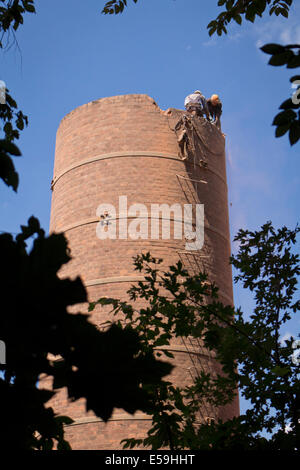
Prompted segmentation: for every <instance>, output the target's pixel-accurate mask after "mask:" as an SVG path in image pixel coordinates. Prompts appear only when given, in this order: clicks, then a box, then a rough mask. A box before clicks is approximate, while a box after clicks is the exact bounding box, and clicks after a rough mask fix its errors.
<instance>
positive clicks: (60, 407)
mask: <svg viewBox="0 0 300 470" xmlns="http://www.w3.org/2000/svg"><path fill="white" fill-rule="evenodd" d="M181 113H182V111H179V110H175V109H170V110H169V111H168V112H166V111H162V110H160V109H159V107H158V106H157V105H156V103H155V102H154V100H153V99H152V98H150V97H149V96H147V95H125V96H116V97H111V98H104V99H100V100H98V101H93V102H91V103H88V104H86V105H83V106H80V107H79V108H77V109H75V110H74V111H72V112H71V113H69V114H68V115H67V116H65V117H64V119H63V120H62V122H61V124H60V126H59V129H58V132H57V139H56V153H55V166H54V177H53V183H52V189H53V195H52V210H51V222H50V230H51V232H54V231H55V232H64V233H65V235H66V236H67V238H68V241H69V246H70V249H71V255H72V260H71V262H70V263H68V265H66V266H65V267H63V269H62V270H61V272H60V274H61V276H63V277H65V276H70V277H75V276H77V275H80V276H81V278H82V279H83V281H84V283H85V285H86V286H87V291H88V295H89V300H90V301H93V300H96V299H97V298H99V297H101V296H110V297H117V298H124V299H125V298H126V291H127V289H128V288H129V287H130V285H131V284H132V283H133V281H134V280H135V279H137V277H138V276H139V275H140V273H138V274H137V272H136V271H134V268H133V265H132V257H133V256H134V255H136V254H137V253H141V252H147V251H150V252H151V254H152V255H153V256H157V257H161V258H163V260H164V262H163V266H162V268H167V267H168V266H170V265H171V264H173V263H176V262H177V261H178V260H179V259H181V261H182V262H183V263H184V265H185V267H186V268H187V269H189V271H190V272H191V273H192V274H193V273H196V272H197V271H199V269H205V270H206V271H207V272H208V273H209V277H210V279H211V280H212V281H214V282H216V284H217V285H218V286H219V288H220V299H221V301H223V302H224V303H226V304H229V303H232V277H231V268H230V265H229V263H228V258H229V255H230V241H229V224H228V202H227V184H226V165H225V150H224V138H223V137H222V135H221V134H220V132H219V131H218V130H217V129H216V128H215V127H214V125H212V124H210V123H208V122H207V121H205V120H204V119H203V132H204V135H205V145H204V146H203V147H202V154H201V155H199V154H198V155H197V156H196V157H197V158H196V159H195V162H192V161H191V162H190V161H189V162H186V161H182V160H181V159H180V157H179V156H178V144H177V139H176V134H175V132H174V125H175V124H176V121H177V120H178V117H179V116H180V115H181ZM203 149H204V150H203ZM200 158H201V159H203V158H204V159H205V160H206V161H207V164H208V166H207V168H203V167H202V166H201V165H199V164H198V162H199V160H200ZM192 180H194V181H192ZM200 180H202V181H205V182H206V183H201V182H199V181H200ZM122 195H123V196H124V195H126V196H127V199H128V206H130V205H131V204H135V203H142V204H144V205H145V206H146V207H147V210H148V211H149V214H150V208H151V204H154V203H158V204H162V203H167V204H170V205H172V204H174V203H178V204H181V205H182V206H183V205H184V204H193V205H195V204H196V203H201V204H204V213H205V231H204V246H203V248H202V249H201V250H200V251H195V252H193V253H188V252H186V250H185V243H186V240H185V239H184V238H183V239H181V240H176V239H175V240H174V239H173V237H171V239H170V240H163V239H161V236H160V239H158V240H151V239H150V238H149V239H148V240H142V239H138V240H131V239H130V238H129V239H127V240H120V239H118V238H117V239H114V240H110V239H107V240H100V239H99V238H98V237H97V235H96V227H97V224H98V223H99V220H100V219H99V215H98V216H97V214H96V210H97V207H98V206H99V205H100V204H103V203H109V204H113V205H114V206H115V207H116V217H117V219H118V217H122V214H120V213H119V212H118V203H119V196H122ZM128 223H130V219H128ZM172 227H173V222H171V230H172ZM149 231H150V225H149ZM117 233H118V232H117ZM171 234H172V231H171ZM81 307H82V311H86V310H87V306H86V305H82V306H81ZM77 310H78V308H77ZM106 318H107V313H106V310H105V309H100V308H97V309H96V310H95V311H94V313H93V321H94V322H95V323H96V324H97V325H100V324H101V322H103V321H105V319H106ZM173 344H174V346H173V348H174V351H175V353H174V354H175V365H176V367H175V369H174V371H173V373H172V380H173V381H174V382H175V383H177V384H181V385H184V384H187V383H189V382H190V380H191V376H192V373H193V369H192V368H193V367H194V364H196V363H198V364H200V362H201V364H202V366H203V367H205V368H206V367H209V368H210V369H211V368H213V369H215V370H219V366H218V364H216V362H215V361H214V359H213V357H208V356H207V355H205V354H204V355H203V354H202V353H203V351H202V350H201V351H200V350H199V348H198V350H197V345H195V344H194V345H191V343H189V344H188V345H187V342H186V341H185V342H184V341H182V340H179V339H178V338H177V339H176V340H174V341H173ZM200 352H201V355H200V354H199V353H200ZM191 358H192V359H193V360H192V359H191ZM197 361H198V362H197ZM52 404H53V406H54V407H55V409H56V410H57V411H58V412H60V413H63V414H68V415H69V416H71V417H72V418H73V419H75V424H74V425H72V426H69V427H67V429H66V434H67V438H69V439H70V441H71V444H72V446H73V448H75V449H118V448H121V446H120V444H119V442H120V440H121V439H123V438H125V437H133V436H137V437H143V436H145V435H146V431H147V428H148V426H149V417H147V416H145V415H143V414H142V413H137V414H136V415H134V416H130V415H126V413H124V412H123V410H116V411H115V413H114V416H113V417H112V419H111V420H110V421H109V422H108V424H104V423H102V422H101V421H100V420H97V419H96V418H95V416H94V415H93V414H92V413H89V414H86V412H85V409H84V400H81V401H78V402H75V403H71V404H70V403H68V402H67V399H66V397H65V395H64V394H63V393H60V394H58V395H57V396H56V397H55V398H54V400H53V402H52ZM235 414H238V400H236V401H235V402H234V403H233V404H232V405H230V406H227V407H225V408H223V409H219V410H212V409H208V408H207V409H205V410H203V413H202V417H204V416H207V415H209V416H210V417H218V416H220V417H222V418H226V417H230V416H232V415H235Z"/></svg>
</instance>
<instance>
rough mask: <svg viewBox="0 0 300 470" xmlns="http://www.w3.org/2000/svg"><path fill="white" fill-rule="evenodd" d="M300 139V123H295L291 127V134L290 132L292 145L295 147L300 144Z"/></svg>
mask: <svg viewBox="0 0 300 470" xmlns="http://www.w3.org/2000/svg"><path fill="white" fill-rule="evenodd" d="M299 139H300V123H299V121H298V122H293V123H292V124H291V127H290V132H289V140H290V144H291V145H294V144H296V143H297V142H298V140H299Z"/></svg>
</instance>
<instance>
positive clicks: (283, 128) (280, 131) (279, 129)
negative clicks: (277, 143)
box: [275, 122, 291, 137]
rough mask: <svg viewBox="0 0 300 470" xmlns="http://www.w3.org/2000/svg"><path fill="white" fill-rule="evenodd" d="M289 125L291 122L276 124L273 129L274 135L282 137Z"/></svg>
mask: <svg viewBox="0 0 300 470" xmlns="http://www.w3.org/2000/svg"><path fill="white" fill-rule="evenodd" d="M290 127H291V123H290V122H289V123H287V124H283V125H282V126H278V127H277V128H276V131H275V136H276V137H282V136H283V135H284V134H286V132H287V131H288V130H289V128H290Z"/></svg>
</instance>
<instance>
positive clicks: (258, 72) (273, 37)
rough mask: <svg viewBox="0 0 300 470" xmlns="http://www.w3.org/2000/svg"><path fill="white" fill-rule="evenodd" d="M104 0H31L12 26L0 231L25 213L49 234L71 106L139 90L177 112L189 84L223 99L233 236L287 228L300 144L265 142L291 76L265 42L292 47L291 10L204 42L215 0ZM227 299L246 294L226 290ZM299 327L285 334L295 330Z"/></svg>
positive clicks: (294, 204) (298, 37)
mask: <svg viewBox="0 0 300 470" xmlns="http://www.w3.org/2000/svg"><path fill="white" fill-rule="evenodd" d="M104 3H105V2H104V0H88V1H86V2H83V1H82V0H63V1H61V0H51V1H50V0H43V1H36V8H37V14H36V15H31V14H28V15H27V16H25V22H24V25H23V26H21V27H20V29H19V31H17V35H16V37H17V40H18V43H19V48H20V49H18V48H17V47H13V48H11V49H10V50H9V51H7V52H1V55H0V57H1V69H0V70H1V72H0V79H2V80H4V81H5V82H6V84H7V86H8V88H9V89H10V90H11V92H12V94H13V96H14V97H15V99H16V100H17V102H18V104H19V107H20V109H22V110H23V111H24V112H25V113H26V114H28V116H29V127H28V128H27V129H26V130H25V131H24V132H23V133H22V137H21V139H20V141H19V146H20V148H21V150H22V153H23V156H22V158H20V159H18V160H17V159H15V163H16V168H17V170H18V172H19V175H20V186H19V190H18V193H17V195H16V194H15V193H13V191H12V190H11V189H8V188H7V187H6V186H4V184H2V182H1V183H0V221H1V223H0V230H5V231H12V232H17V231H18V230H19V226H20V225H21V224H23V223H25V222H26V221H27V219H28V218H29V217H30V216H31V215H32V214H34V215H35V216H37V217H38V218H39V219H40V221H41V224H42V226H43V227H44V228H45V229H46V230H48V227H49V216H50V203H51V191H50V182H51V179H52V174H53V162H54V149H55V135H56V130H57V128H58V125H59V122H60V120H61V119H62V118H63V116H64V115H65V114H66V113H68V112H69V111H71V110H72V109H74V108H76V107H77V106H80V105H82V104H84V103H87V102H89V101H92V100H96V99H99V98H102V97H106V96H113V95H118V94H127V93H146V94H148V95H150V96H151V97H153V98H154V99H155V101H156V102H157V103H158V105H159V106H160V107H161V108H162V109H167V108H168V107H175V108H183V101H184V98H185V96H186V95H187V94H188V93H190V92H191V91H193V90H195V89H200V90H202V92H203V93H204V94H205V95H206V96H210V95H211V94H212V93H218V94H219V95H220V97H221V99H222V101H223V110H224V113H223V120H222V122H223V131H224V132H225V133H226V135H227V170H228V184H229V202H230V203H231V204H232V205H231V206H230V221H231V235H232V238H233V236H234V234H235V233H236V231H237V230H238V229H239V228H249V229H258V228H259V227H260V225H261V224H263V223H265V222H266V221H267V220H272V221H273V223H274V224H275V226H276V227H279V226H282V225H287V226H288V227H290V228H294V227H295V225H296V223H297V221H298V220H299V200H300V198H299V186H300V185H299V183H300V171H299V170H300V163H299V162H300V158H299V157H300V155H299V153H300V144H299V143H298V146H297V144H296V146H295V147H294V148H291V147H290V145H289V143H288V139H287V137H283V138H281V139H275V137H274V127H272V126H271V122H272V119H273V117H274V115H275V114H277V110H278V106H279V105H280V104H281V102H282V101H284V100H285V99H286V98H288V97H289V96H290V95H291V93H292V89H291V88H290V84H289V77H290V76H291V75H292V74H293V71H292V72H291V71H286V70H284V69H283V68H282V67H279V68H276V67H271V66H269V65H267V61H268V57H269V56H267V55H265V54H263V53H262V52H261V51H260V50H259V46H260V45H262V44H264V43H267V42H279V43H283V44H284V43H300V25H299V24H300V21H299V20H300V5H299V2H296V1H295V2H294V3H295V5H294V6H293V8H292V12H291V16H290V18H289V19H288V20H286V19H284V18H277V17H275V16H272V17H269V15H268V14H266V15H265V17H264V18H263V19H259V20H258V21H256V22H255V24H254V25H253V24H251V23H248V22H247V23H245V24H244V25H243V26H242V27H239V26H238V25H232V26H231V27H229V34H228V36H227V37H221V38H219V37H212V38H209V36H208V33H207V29H206V25H207V24H208V23H209V21H210V20H212V19H214V18H215V17H216V16H217V14H218V13H219V12H220V11H221V10H220V8H218V7H217V6H216V5H217V0H202V1H201V2H199V0H139V2H138V4H137V5H134V4H133V2H132V1H131V0H128V4H129V7H128V9H127V10H126V11H125V12H124V13H123V14H122V15H119V16H114V15H112V16H104V15H101V9H102V7H103V5H104ZM235 301H236V304H237V305H240V304H241V305H242V307H243V308H244V310H245V311H250V310H249V309H250V306H251V299H250V297H249V295H248V294H246V293H245V292H243V291H242V290H241V289H240V288H238V287H237V288H235ZM299 324H300V323H299V320H298V321H294V322H292V323H291V325H289V328H288V329H286V331H283V334H285V333H293V335H294V336H295V335H296V333H297V332H298V331H299Z"/></svg>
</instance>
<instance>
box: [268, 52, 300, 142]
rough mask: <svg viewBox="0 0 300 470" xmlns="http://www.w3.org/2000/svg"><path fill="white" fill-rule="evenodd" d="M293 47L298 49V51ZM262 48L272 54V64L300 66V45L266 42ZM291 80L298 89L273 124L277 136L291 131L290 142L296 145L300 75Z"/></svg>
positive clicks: (299, 132)
mask: <svg viewBox="0 0 300 470" xmlns="http://www.w3.org/2000/svg"><path fill="white" fill-rule="evenodd" d="M293 49H296V50H297V53H296V52H294V51H293ZM261 50H262V51H263V52H265V53H266V54H270V55H271V58H270V60H269V64H270V65H274V66H277V67H278V66H282V65H286V67H287V68H288V69H294V68H296V67H300V45H297V44H289V45H287V46H281V45H280V44H266V45H265V46H263V47H261ZM290 82H291V83H292V84H294V83H295V85H296V87H297V89H296V91H295V92H294V93H293V97H292V98H289V99H287V100H285V101H284V102H283V103H282V104H281V106H280V108H279V109H282V110H283V111H281V112H280V113H279V114H277V116H275V118H274V121H273V126H276V133H275V135H276V137H281V136H283V135H284V134H286V133H287V132H288V131H289V140H290V144H291V145H294V144H295V143H296V142H298V140H299V139H300V91H299V90H300V75H295V76H293V77H292V78H291V79H290Z"/></svg>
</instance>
